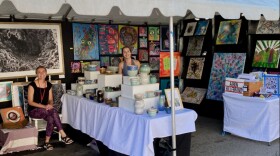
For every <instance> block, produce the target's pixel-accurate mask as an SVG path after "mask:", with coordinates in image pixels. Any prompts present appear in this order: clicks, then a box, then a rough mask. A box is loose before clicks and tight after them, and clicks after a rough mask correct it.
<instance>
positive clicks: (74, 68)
mask: <svg viewBox="0 0 280 156" xmlns="http://www.w3.org/2000/svg"><path fill="white" fill-rule="evenodd" d="M81 72H82V69H81V62H71V73H81Z"/></svg>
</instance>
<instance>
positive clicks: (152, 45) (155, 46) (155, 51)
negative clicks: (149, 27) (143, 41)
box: [149, 42, 160, 56]
mask: <svg viewBox="0 0 280 156" xmlns="http://www.w3.org/2000/svg"><path fill="white" fill-rule="evenodd" d="M159 44H160V43H159V42H149V54H150V56H158V55H159V52H160V46H159Z"/></svg>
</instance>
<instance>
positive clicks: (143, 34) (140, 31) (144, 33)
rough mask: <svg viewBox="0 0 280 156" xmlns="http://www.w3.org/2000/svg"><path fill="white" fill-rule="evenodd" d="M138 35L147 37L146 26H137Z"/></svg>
mask: <svg viewBox="0 0 280 156" xmlns="http://www.w3.org/2000/svg"><path fill="white" fill-rule="evenodd" d="M139 36H140V37H147V27H139Z"/></svg>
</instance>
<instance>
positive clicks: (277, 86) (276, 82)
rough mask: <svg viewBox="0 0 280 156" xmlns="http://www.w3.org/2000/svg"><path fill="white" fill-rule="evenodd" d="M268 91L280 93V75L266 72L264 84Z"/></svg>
mask: <svg viewBox="0 0 280 156" xmlns="http://www.w3.org/2000/svg"><path fill="white" fill-rule="evenodd" d="M263 86H264V87H265V88H266V90H267V91H269V92H271V93H273V94H275V95H278V96H279V95H280V75H272V74H264V85H263Z"/></svg>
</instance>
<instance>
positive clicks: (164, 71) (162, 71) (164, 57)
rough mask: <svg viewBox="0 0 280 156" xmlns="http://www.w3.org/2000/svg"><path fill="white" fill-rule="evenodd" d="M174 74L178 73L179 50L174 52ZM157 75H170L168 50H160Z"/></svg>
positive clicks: (177, 74)
mask: <svg viewBox="0 0 280 156" xmlns="http://www.w3.org/2000/svg"><path fill="white" fill-rule="evenodd" d="M173 56H174V76H179V75H180V67H181V65H180V61H181V56H180V53H179V52H174V55H173ZM159 58H160V68H159V77H168V76H170V52H160V56H159Z"/></svg>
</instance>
